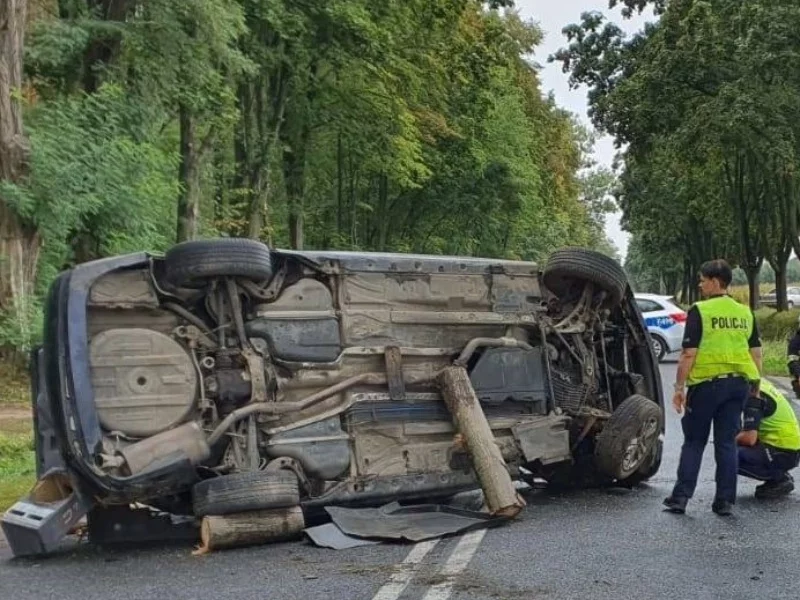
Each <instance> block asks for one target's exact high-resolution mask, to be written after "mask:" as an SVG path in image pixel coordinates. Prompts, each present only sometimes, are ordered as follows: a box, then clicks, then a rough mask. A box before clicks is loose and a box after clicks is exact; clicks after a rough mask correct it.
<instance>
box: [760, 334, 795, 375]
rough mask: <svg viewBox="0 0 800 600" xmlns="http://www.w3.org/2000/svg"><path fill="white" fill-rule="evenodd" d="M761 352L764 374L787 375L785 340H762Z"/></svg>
mask: <svg viewBox="0 0 800 600" xmlns="http://www.w3.org/2000/svg"><path fill="white" fill-rule="evenodd" d="M762 352H763V360H764V365H763V366H764V375H777V376H778V377H788V376H789V373H788V371H787V370H786V342H784V341H783V340H763V341H762Z"/></svg>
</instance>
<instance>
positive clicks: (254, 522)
mask: <svg viewBox="0 0 800 600" xmlns="http://www.w3.org/2000/svg"><path fill="white" fill-rule="evenodd" d="M304 527H305V519H304V518H303V510H302V509H301V508H300V507H299V506H291V507H289V508H271V509H268V510H254V511H248V512H243V513H236V514H231V515H220V516H207V517H203V522H202V523H201V525H200V547H199V548H197V550H195V552H194V554H195V555H199V554H206V553H208V552H211V551H212V550H218V549H220V548H235V547H238V546H250V545H253V544H266V543H268V542H280V541H285V540H290V539H293V538H295V537H298V536H299V534H300V533H302V531H303V528H304Z"/></svg>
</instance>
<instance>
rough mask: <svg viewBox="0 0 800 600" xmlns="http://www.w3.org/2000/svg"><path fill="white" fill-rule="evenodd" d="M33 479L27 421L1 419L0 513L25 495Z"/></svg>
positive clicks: (30, 428)
mask: <svg viewBox="0 0 800 600" xmlns="http://www.w3.org/2000/svg"><path fill="white" fill-rule="evenodd" d="M1 414H2V413H0V415H1ZM35 479H36V466H35V464H34V450H33V432H32V424H31V421H30V419H19V418H14V419H0V513H3V512H5V510H6V509H7V508H8V507H9V506H11V505H12V504H14V502H16V501H17V500H19V498H20V497H21V496H23V495H24V494H26V493H27V492H28V491H29V490H30V489H31V487H32V486H33V484H34V480H35Z"/></svg>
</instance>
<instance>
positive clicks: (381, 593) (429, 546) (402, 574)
mask: <svg viewBox="0 0 800 600" xmlns="http://www.w3.org/2000/svg"><path fill="white" fill-rule="evenodd" d="M437 543H439V540H438V539H436V540H429V541H427V542H420V543H419V544H416V545H415V546H414V547H413V548H412V549H411V552H409V553H408V556H406V557H405V559H403V562H401V563H400V564H399V565H397V566H396V567H395V569H396V571H395V572H394V574H393V575H392V576H391V577H390V578H389V581H387V582H386V583H385V584H384V585H383V587H382V588H381V589H379V590H378V593H377V594H375V596H373V598H372V600H397V599H398V598H399V597H400V595H401V594H402V593H403V590H405V589H406V586H407V585H408V584H409V583H410V582H411V580H412V579H414V575H416V573H417V571H419V568H420V563H421V562H422V559H423V558H425V555H426V554H428V552H430V551H431V550H433V547H434V546H435V545H436V544H437Z"/></svg>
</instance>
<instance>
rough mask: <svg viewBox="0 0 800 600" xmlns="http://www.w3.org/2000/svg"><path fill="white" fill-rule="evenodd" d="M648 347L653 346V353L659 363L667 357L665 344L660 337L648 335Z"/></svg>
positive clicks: (652, 334)
mask: <svg viewBox="0 0 800 600" xmlns="http://www.w3.org/2000/svg"><path fill="white" fill-rule="evenodd" d="M650 345H651V346H653V353H654V354H655V355H656V358H657V359H658V361H659V362H661V361H662V360H664V357H665V356H666V355H667V342H665V341H664V339H663V338H662V337H661V336H660V335H656V334H654V333H651V334H650Z"/></svg>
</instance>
